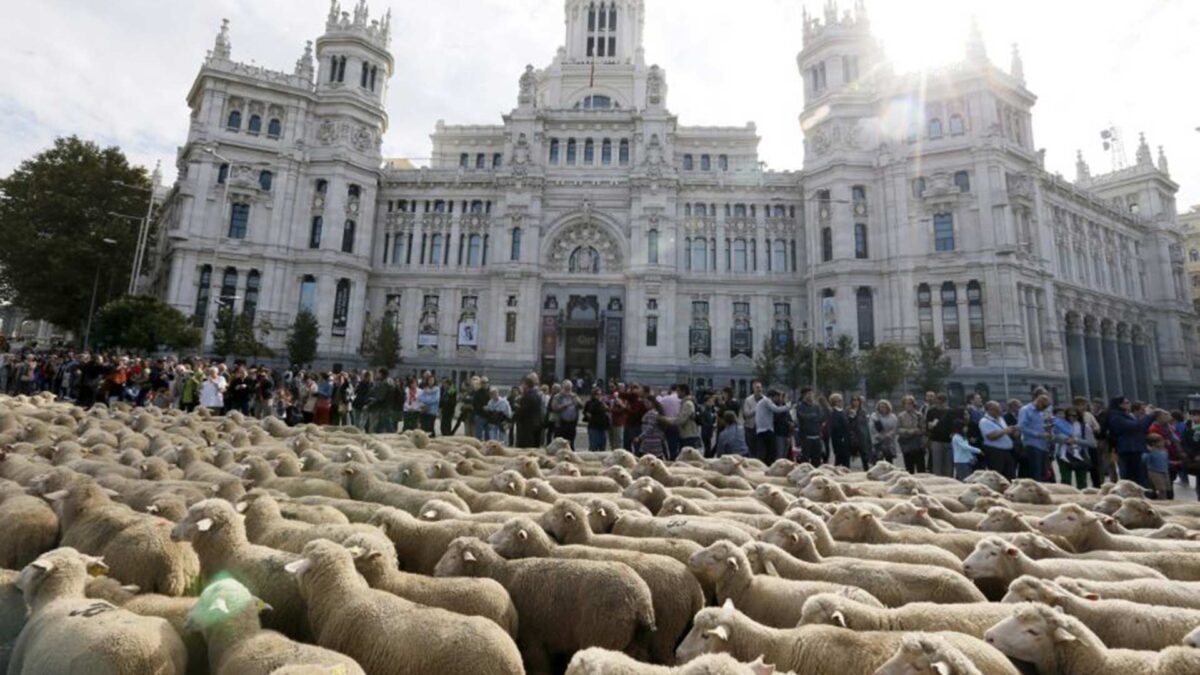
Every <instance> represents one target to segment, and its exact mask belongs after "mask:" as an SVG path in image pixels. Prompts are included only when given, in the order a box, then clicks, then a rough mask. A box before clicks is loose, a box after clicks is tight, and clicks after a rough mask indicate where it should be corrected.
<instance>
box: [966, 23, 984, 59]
mask: <svg viewBox="0 0 1200 675" xmlns="http://www.w3.org/2000/svg"><path fill="white" fill-rule="evenodd" d="M967 60H968V61H970V62H972V63H987V47H985V46H984V45H983V33H982V32H980V30H979V21H978V20H977V19H976V18H975V16H974V15H972V16H971V28H970V32H969V33H968V34H967Z"/></svg>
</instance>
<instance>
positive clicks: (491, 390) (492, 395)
mask: <svg viewBox="0 0 1200 675" xmlns="http://www.w3.org/2000/svg"><path fill="white" fill-rule="evenodd" d="M487 391H488V402H487V405H486V406H484V407H483V422H484V423H485V424H486V425H487V428H486V429H485V430H484V440H487V441H503V439H504V427H505V426H506V425H508V423H509V422H510V421H512V416H513V414H512V407H511V406H509V405H508V401H507V400H506V399H504V398H502V397H501V396H500V390H499V389H497V388H495V387H488V390H487ZM477 423H478V422H477Z"/></svg>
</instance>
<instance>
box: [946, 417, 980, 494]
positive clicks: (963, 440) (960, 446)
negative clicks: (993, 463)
mask: <svg viewBox="0 0 1200 675" xmlns="http://www.w3.org/2000/svg"><path fill="white" fill-rule="evenodd" d="M971 416H972V413H971V411H970V410H966V411H964V412H963V414H962V417H961V420H962V421H961V423H960V424H959V425H958V427H957V428H955V430H954V435H953V436H951V437H950V447H951V451H952V452H953V453H954V477H955V478H957V479H958V480H966V478H967V476H970V475H971V471H973V470H974V467H975V458H976V457H980V456H982V455H983V451H982V450H980V449H979V448H977V447H975V446H973V445H971V442H970V441H969V440H968V439H967V436H968V435H969V434H970V433H971Z"/></svg>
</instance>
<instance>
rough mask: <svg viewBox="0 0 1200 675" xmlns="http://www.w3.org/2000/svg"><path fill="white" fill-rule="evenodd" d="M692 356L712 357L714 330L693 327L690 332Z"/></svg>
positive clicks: (689, 342)
mask: <svg viewBox="0 0 1200 675" xmlns="http://www.w3.org/2000/svg"><path fill="white" fill-rule="evenodd" d="M688 345H689V350H688V353H690V354H693V355H695V354H703V355H705V356H708V357H712V330H710V329H709V328H707V327H705V328H698V327H693V328H691V329H690V330H689V331H688Z"/></svg>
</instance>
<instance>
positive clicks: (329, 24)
mask: <svg viewBox="0 0 1200 675" xmlns="http://www.w3.org/2000/svg"><path fill="white" fill-rule="evenodd" d="M341 15H342V7H341V5H339V4H338V0H329V18H328V19H327V20H326V21H325V27H326V28H335V27H337V24H338V17H339V16H341Z"/></svg>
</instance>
